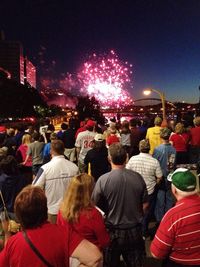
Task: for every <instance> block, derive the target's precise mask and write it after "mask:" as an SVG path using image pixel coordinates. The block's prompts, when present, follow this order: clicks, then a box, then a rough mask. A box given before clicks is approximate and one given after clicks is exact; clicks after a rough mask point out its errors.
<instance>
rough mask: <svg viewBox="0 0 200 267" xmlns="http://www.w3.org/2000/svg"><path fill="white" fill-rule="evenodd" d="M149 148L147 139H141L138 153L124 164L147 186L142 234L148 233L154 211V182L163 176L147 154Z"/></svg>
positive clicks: (159, 168) (156, 182)
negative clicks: (147, 201)
mask: <svg viewBox="0 0 200 267" xmlns="http://www.w3.org/2000/svg"><path fill="white" fill-rule="evenodd" d="M149 150H150V145H149V141H148V140H147V139H144V140H141V141H140V143H139V151H140V154H139V155H136V156H133V157H131V158H130V160H129V161H128V163H127V165H126V168H127V169H130V170H133V171H136V172H138V173H139V174H140V175H141V176H142V177H143V179H144V181H145V183H146V186H147V191H148V197H149V208H148V210H147V212H146V214H145V216H144V221H143V235H144V236H147V235H148V225H149V221H150V219H151V217H152V215H153V213H154V208H155V201H156V194H157V190H156V184H158V183H159V182H160V181H161V179H162V176H163V174H162V170H161V167H160V163H159V161H158V160H157V159H155V158H153V157H152V156H151V155H150V154H149Z"/></svg>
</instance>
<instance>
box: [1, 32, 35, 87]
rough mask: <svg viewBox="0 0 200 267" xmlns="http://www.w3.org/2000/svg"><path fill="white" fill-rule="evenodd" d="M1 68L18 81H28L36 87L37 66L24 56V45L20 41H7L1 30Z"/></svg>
mask: <svg viewBox="0 0 200 267" xmlns="http://www.w3.org/2000/svg"><path fill="white" fill-rule="evenodd" d="M0 68H2V69H4V70H5V71H7V72H8V73H10V75H11V77H10V78H11V79H13V80H15V81H17V82H18V83H21V84H24V83H26V82H27V83H28V84H30V85H31V86H32V87H34V88H36V68H35V66H34V65H33V64H32V63H31V61H30V60H28V59H27V58H24V54H23V46H22V44H21V43H20V42H15V41H5V37H4V33H3V31H1V32H0Z"/></svg>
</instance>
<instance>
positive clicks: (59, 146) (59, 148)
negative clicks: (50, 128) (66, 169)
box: [51, 140, 65, 155]
mask: <svg viewBox="0 0 200 267" xmlns="http://www.w3.org/2000/svg"><path fill="white" fill-rule="evenodd" d="M51 150H52V151H53V152H55V153H56V154H58V155H64V151H65V146H64V143H63V141H61V140H52V142H51Z"/></svg>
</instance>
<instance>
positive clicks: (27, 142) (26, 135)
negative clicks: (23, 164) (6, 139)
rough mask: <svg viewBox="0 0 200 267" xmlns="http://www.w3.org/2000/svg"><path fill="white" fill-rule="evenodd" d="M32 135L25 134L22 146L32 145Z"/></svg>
mask: <svg viewBox="0 0 200 267" xmlns="http://www.w3.org/2000/svg"><path fill="white" fill-rule="evenodd" d="M31 140H32V138H31V135H30V134H24V135H23V137H22V144H23V145H24V144H30V143H31Z"/></svg>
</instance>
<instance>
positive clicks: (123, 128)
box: [121, 120, 130, 134]
mask: <svg viewBox="0 0 200 267" xmlns="http://www.w3.org/2000/svg"><path fill="white" fill-rule="evenodd" d="M129 132H130V130H129V122H128V121H126V120H125V121H123V122H122V126H121V133H123V134H127V133H129Z"/></svg>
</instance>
